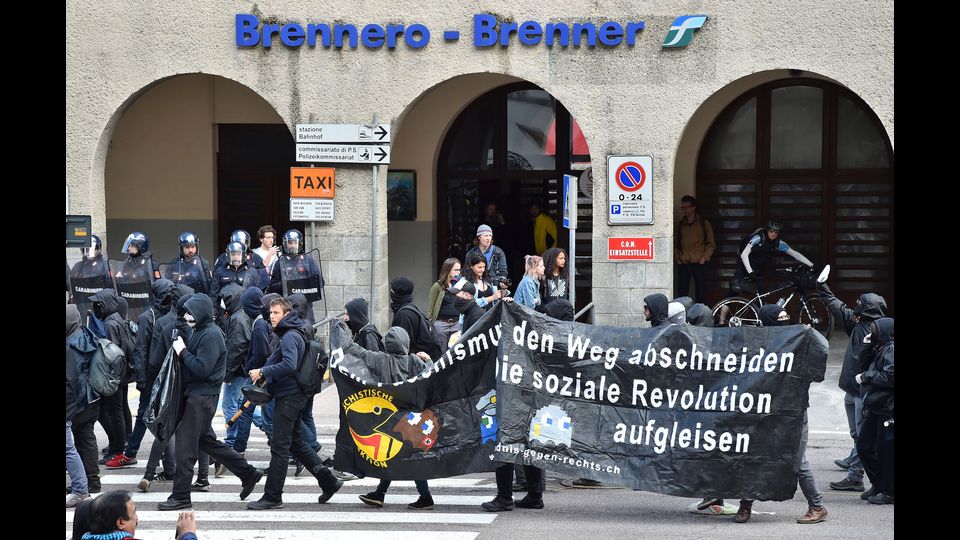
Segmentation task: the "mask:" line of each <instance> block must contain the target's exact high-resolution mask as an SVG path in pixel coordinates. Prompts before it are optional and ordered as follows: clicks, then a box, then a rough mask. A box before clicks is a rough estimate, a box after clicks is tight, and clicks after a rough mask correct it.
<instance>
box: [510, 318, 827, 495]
mask: <svg viewBox="0 0 960 540" xmlns="http://www.w3.org/2000/svg"><path fill="white" fill-rule="evenodd" d="M501 323H502V333H503V337H502V339H501V340H500V345H499V347H500V350H499V353H500V357H499V359H498V365H497V373H496V376H497V395H498V398H499V401H498V411H497V412H498V415H499V420H500V432H499V440H498V444H497V447H496V450H497V451H496V459H497V460H502V461H508V462H515V463H524V464H528V465H535V466H538V467H543V468H545V469H549V470H553V471H557V472H561V473H564V474H568V475H570V476H573V477H584V478H591V479H594V480H599V481H604V482H611V483H615V484H620V485H624V486H628V487H633V488H635V489H640V490H645V491H654V492H658V493H664V494H669V495H677V496H688V497H701V496H704V497H707V496H711V497H712V496H716V497H728V498H736V497H742V498H750V499H758V500H778V501H779V500H787V499H790V498H792V497H793V494H794V492H795V491H796V487H797V475H796V469H795V466H796V465H797V460H798V458H799V446H800V436H801V431H802V427H803V421H804V417H805V412H806V407H807V391H808V385H809V383H810V382H812V381H822V380H823V375H824V371H825V369H826V358H827V350H828V348H827V342H826V340H825V339H824V338H823V337H822V336H821V335H820V334H819V333H818V332H816V331H814V330H812V329H809V328H805V327H803V326H801V325H794V326H786V327H776V328H746V327H744V328H700V327H694V326H690V325H677V326H662V327H658V328H645V329H635V328H614V327H606V326H591V325H586V324H579V323H572V322H560V321H557V320H554V319H550V318H548V317H545V316H543V315H541V314H539V313H535V312H533V311H531V310H529V309H527V308H524V307H520V306H517V305H516V304H512V305H508V306H507V307H506V308H505V309H503V310H502V320H501Z"/></svg>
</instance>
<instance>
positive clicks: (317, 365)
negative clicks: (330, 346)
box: [296, 330, 330, 397]
mask: <svg viewBox="0 0 960 540" xmlns="http://www.w3.org/2000/svg"><path fill="white" fill-rule="evenodd" d="M297 333H298V334H300V337H302V338H303V342H304V348H303V358H301V359H300V365H299V366H297V373H296V379H297V386H299V387H300V390H302V391H303V393H304V394H306V395H307V396H308V397H309V396H312V395H314V394H317V393H319V392H320V386H321V384H323V374H324V372H325V371H327V364H328V363H329V362H330V356H329V355H328V354H327V347H326V345H324V344H323V342H322V341H320V340H318V339H308V338H307V336H306V334H305V333H304V332H303V331H302V330H297Z"/></svg>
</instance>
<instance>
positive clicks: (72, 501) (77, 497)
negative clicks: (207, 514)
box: [67, 493, 433, 508]
mask: <svg viewBox="0 0 960 540" xmlns="http://www.w3.org/2000/svg"><path fill="white" fill-rule="evenodd" d="M89 498H90V494H89V493H71V494H70V495H67V508H73V507H75V506H77V505H78V504H80V501H83V500H86V499H89ZM431 508H433V507H432V506H431Z"/></svg>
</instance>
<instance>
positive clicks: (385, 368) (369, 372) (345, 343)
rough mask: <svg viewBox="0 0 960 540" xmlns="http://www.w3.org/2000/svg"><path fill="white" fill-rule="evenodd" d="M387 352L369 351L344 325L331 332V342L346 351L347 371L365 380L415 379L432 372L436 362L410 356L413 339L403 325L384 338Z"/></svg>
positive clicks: (333, 328)
mask: <svg viewBox="0 0 960 540" xmlns="http://www.w3.org/2000/svg"><path fill="white" fill-rule="evenodd" d="M383 342H384V348H385V351H384V352H374V351H368V350H367V349H364V348H363V347H361V346H359V345H357V344H356V343H354V342H353V340H352V339H351V337H350V332H349V329H348V328H347V327H346V325H345V324H343V323H342V322H341V323H340V324H338V325H335V326H332V327H331V329H330V343H331V344H333V346H334V347H336V346H340V347H342V348H343V354H344V359H343V362H342V363H341V364H340V366H342V367H343V368H344V369H346V370H347V371H349V372H350V373H352V374H355V375H357V376H359V377H361V378H363V379H365V380H369V381H375V382H381V383H394V382H399V381H403V380H406V379H409V378H411V377H415V376H417V375H419V374H420V373H422V372H423V371H425V370H427V369H430V368H431V367H432V366H433V362H424V361H423V360H421V359H420V357H419V356H417V355H415V354H410V336H409V335H407V332H406V330H404V329H403V328H400V327H399V326H391V327H390V329H389V330H387V335H386V336H384V338H383Z"/></svg>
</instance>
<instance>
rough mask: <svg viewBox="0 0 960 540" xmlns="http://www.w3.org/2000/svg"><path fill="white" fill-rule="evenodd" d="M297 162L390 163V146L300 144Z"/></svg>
mask: <svg viewBox="0 0 960 540" xmlns="http://www.w3.org/2000/svg"><path fill="white" fill-rule="evenodd" d="M297 161H312V162H316V163H374V164H376V165H386V164H388V163H390V146H389V145H386V144H374V145H362V144H298V145H297Z"/></svg>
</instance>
